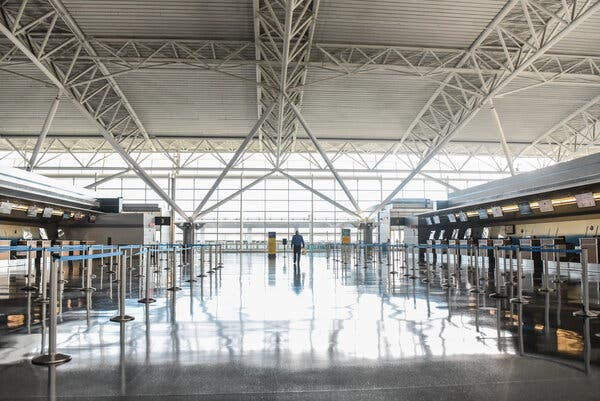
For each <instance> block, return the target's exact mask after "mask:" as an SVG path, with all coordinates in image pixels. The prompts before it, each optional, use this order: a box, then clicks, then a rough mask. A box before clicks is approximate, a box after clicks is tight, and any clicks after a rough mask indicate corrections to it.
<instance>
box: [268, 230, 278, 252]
mask: <svg viewBox="0 0 600 401" xmlns="http://www.w3.org/2000/svg"><path fill="white" fill-rule="evenodd" d="M267 253H268V254H269V256H275V254H277V236H276V233H275V232H274V231H269V239H268V241H267Z"/></svg>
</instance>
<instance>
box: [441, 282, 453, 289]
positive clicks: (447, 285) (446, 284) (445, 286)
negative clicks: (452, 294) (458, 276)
mask: <svg viewBox="0 0 600 401" xmlns="http://www.w3.org/2000/svg"><path fill="white" fill-rule="evenodd" d="M442 287H444V288H450V287H452V284H448V283H444V284H442Z"/></svg>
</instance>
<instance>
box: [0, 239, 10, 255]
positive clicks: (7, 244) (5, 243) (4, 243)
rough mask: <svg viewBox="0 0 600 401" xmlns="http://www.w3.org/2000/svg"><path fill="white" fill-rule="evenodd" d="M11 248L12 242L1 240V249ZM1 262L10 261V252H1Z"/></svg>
mask: <svg viewBox="0 0 600 401" xmlns="http://www.w3.org/2000/svg"><path fill="white" fill-rule="evenodd" d="M7 246H10V240H0V247H7ZM0 260H10V251H2V252H0Z"/></svg>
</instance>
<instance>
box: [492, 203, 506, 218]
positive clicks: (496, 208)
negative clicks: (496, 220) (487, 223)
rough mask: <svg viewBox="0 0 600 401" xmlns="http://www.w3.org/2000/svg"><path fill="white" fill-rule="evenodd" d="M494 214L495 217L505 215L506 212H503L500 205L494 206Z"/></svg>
mask: <svg viewBox="0 0 600 401" xmlns="http://www.w3.org/2000/svg"><path fill="white" fill-rule="evenodd" d="M492 216H494V217H502V216H504V214H503V213H502V208H501V207H500V206H492Z"/></svg>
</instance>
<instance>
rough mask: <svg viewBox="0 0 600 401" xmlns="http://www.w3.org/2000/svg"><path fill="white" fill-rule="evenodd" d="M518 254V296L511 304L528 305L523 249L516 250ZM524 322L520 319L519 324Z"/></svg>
mask: <svg viewBox="0 0 600 401" xmlns="http://www.w3.org/2000/svg"><path fill="white" fill-rule="evenodd" d="M516 253H517V296H516V298H512V299H511V300H510V302H512V303H515V304H526V303H529V301H528V300H527V299H525V298H523V258H522V257H521V249H520V248H517V249H516ZM521 323H522V322H521V321H520V319H519V324H521Z"/></svg>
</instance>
